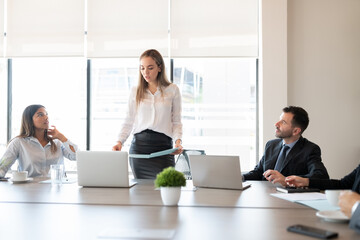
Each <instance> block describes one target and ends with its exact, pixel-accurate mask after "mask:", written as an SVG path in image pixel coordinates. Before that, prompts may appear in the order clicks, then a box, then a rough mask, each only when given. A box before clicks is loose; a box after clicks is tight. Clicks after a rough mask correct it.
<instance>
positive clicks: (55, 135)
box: [47, 125, 67, 142]
mask: <svg viewBox="0 0 360 240" xmlns="http://www.w3.org/2000/svg"><path fill="white" fill-rule="evenodd" d="M51 127H52V128H49V129H48V130H47V135H48V137H49V138H51V139H59V140H60V141H62V142H66V141H67V138H66V137H65V136H64V135H63V134H62V133H61V132H59V130H57V128H56V127H55V126H54V125H51Z"/></svg>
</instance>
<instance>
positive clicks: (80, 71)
mask: <svg viewBox="0 0 360 240" xmlns="http://www.w3.org/2000/svg"><path fill="white" fill-rule="evenodd" d="M12 76H13V77H12V102H13V105H12V129H11V130H12V137H15V136H17V135H18V134H19V131H20V124H21V116H22V113H23V111H24V109H25V107H26V106H28V105H31V104H41V105H44V106H45V107H46V109H47V111H48V113H49V121H50V125H55V126H56V127H57V128H58V129H59V131H60V132H62V133H63V134H64V135H65V136H66V137H67V138H68V139H70V140H71V141H73V142H74V143H76V144H77V145H78V146H79V148H80V149H83V150H84V149H85V148H86V146H85V143H86V61H85V60H84V59H83V58H15V59H13V60H12ZM66 161H68V160H66ZM65 164H67V165H68V167H67V169H68V170H69V167H70V168H74V167H75V165H76V164H74V163H71V164H70V163H68V162H66V163H65Z"/></svg>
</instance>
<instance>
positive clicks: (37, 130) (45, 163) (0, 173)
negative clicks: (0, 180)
mask: <svg viewBox="0 0 360 240" xmlns="http://www.w3.org/2000/svg"><path fill="white" fill-rule="evenodd" d="M77 149H78V147H77V146H76V145H75V144H73V143H72V142H70V141H69V140H68V139H67V138H66V137H65V136H64V135H63V134H62V133H60V132H59V130H57V129H56V127H55V126H52V128H49V118H48V113H47V111H46V109H45V107H44V106H42V105H30V106H28V107H26V108H25V110H24V112H23V115H22V120H21V128H20V135H19V136H17V137H15V138H13V139H12V140H11V141H10V142H9V144H8V146H7V149H6V151H5V153H4V155H3V157H2V158H1V161H0V177H4V176H5V174H6V173H7V171H8V170H9V169H10V168H11V166H12V165H13V164H14V163H15V161H16V160H18V162H19V171H28V174H29V176H30V177H36V176H47V175H48V172H49V169H50V165H51V164H63V163H64V157H66V158H68V159H70V160H76V151H77Z"/></svg>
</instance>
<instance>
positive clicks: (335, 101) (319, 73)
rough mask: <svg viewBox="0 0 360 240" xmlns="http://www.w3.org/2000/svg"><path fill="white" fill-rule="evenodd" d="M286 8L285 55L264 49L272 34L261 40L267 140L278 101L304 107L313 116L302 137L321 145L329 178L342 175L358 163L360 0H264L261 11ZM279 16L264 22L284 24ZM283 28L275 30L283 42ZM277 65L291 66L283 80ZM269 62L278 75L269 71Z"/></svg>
mask: <svg viewBox="0 0 360 240" xmlns="http://www.w3.org/2000/svg"><path fill="white" fill-rule="evenodd" d="M269 2H271V3H272V4H273V5H272V6H271V3H269ZM266 6H268V7H267V8H266ZM264 7H265V9H264ZM284 7H286V8H287V21H286V24H287V30H284V32H285V33H286V34H287V40H286V44H285V45H286V48H287V50H286V51H285V52H287V54H285V55H284V53H283V49H281V50H280V51H279V52H278V53H272V52H271V51H272V50H269V49H268V50H266V48H270V46H267V45H269V44H270V43H272V41H274V40H272V39H271V38H275V37H271V38H270V37H267V38H266V35H265V37H263V41H266V40H269V39H270V41H268V43H267V45H265V44H263V45H262V46H263V47H264V50H263V51H264V52H269V55H268V56H266V54H264V58H263V64H264V72H263V75H264V76H263V80H264V82H265V81H266V80H268V83H266V84H264V87H265V88H267V89H266V92H267V93H266V92H265V93H264V99H263V102H264V104H263V105H264V108H267V110H266V111H264V117H263V120H264V132H263V137H264V142H266V141H267V140H269V139H271V138H273V134H270V130H269V129H273V126H270V125H272V124H273V122H274V120H273V118H274V116H273V115H274V114H275V113H276V114H277V115H279V110H277V109H275V108H276V107H278V108H280V107H279V106H278V105H279V103H280V102H283V105H298V106H302V107H304V108H305V109H306V110H307V111H308V113H309V116H310V125H309V128H308V129H307V130H306V131H305V133H304V136H305V137H306V138H308V139H309V140H311V141H313V142H315V143H317V144H318V145H319V146H320V147H321V149H322V157H323V161H324V164H325V166H326V167H327V169H328V171H329V174H330V177H331V178H340V177H342V176H344V175H346V174H347V173H349V172H350V171H351V170H353V169H354V168H355V167H356V166H358V164H359V163H360V139H359V133H360V121H359V119H360V106H359V105H360V1H358V0H301V1H295V0H287V1H286V0H284V1H280V0H271V1H268V0H263V11H265V12H263V14H262V16H263V17H264V16H266V15H267V14H269V12H274V13H275V11H276V10H274V8H277V10H278V11H282V10H283V8H284ZM282 15H283V14H282ZM278 18H279V16H273V20H272V21H271V18H270V17H268V18H267V19H268V20H270V21H271V23H265V24H264V27H266V26H272V25H273V26H272V27H275V28H276V29H280V30H281V29H283V24H281V23H279V22H278ZM263 23H264V20H263ZM271 24H272V25H271ZM268 31H269V30H268ZM264 32H265V33H266V31H265V30H263V33H264ZM284 32H281V33H277V32H274V34H276V35H277V38H279V39H280V42H281V43H282V42H283V40H282V38H283V34H284ZM275 44H276V43H275ZM279 54H280V55H284V56H282V57H280V58H281V59H283V58H285V56H286V57H287V61H286V63H285V64H284V63H282V61H278V59H279V56H278V55H279ZM274 61H276V62H274ZM279 65H282V67H283V68H285V69H287V79H285V80H279V78H277V77H276V75H280V76H282V74H283V72H284V70H283V69H281V67H279ZM265 66H267V68H271V69H274V71H277V72H278V74H274V73H271V74H267V72H266V71H265ZM280 84H281V85H280ZM269 85H271V86H270V87H269ZM284 85H286V86H287V90H284ZM264 91H265V90H264ZM271 91H274V93H275V94H276V93H278V92H279V91H284V92H282V93H280V97H279V96H276V97H275V96H272V95H271V94H269V93H270V92H271ZM273 98H275V99H273ZM279 98H281V100H279ZM283 98H286V99H287V100H286V101H284V100H283ZM267 106H268V107H267ZM270 111H275V113H272V112H271V113H270Z"/></svg>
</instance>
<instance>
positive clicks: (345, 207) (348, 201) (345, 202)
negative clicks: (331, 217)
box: [339, 191, 360, 217]
mask: <svg viewBox="0 0 360 240" xmlns="http://www.w3.org/2000/svg"><path fill="white" fill-rule="evenodd" d="M357 201H360V194H358V193H356V192H352V191H342V192H341V193H340V196H339V206H340V208H341V211H342V212H343V213H344V214H345V215H346V216H348V217H351V209H352V207H353V206H354V204H355V203H356V202H357Z"/></svg>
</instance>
